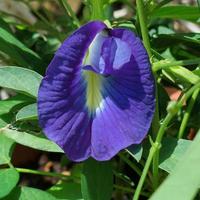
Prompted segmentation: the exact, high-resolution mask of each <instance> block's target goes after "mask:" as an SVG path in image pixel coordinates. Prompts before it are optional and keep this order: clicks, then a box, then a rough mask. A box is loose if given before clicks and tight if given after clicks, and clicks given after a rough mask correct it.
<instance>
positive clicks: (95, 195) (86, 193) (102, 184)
mask: <svg viewBox="0 0 200 200" xmlns="http://www.w3.org/2000/svg"><path fill="white" fill-rule="evenodd" d="M112 188H113V173H112V166H111V162H109V161H106V162H98V161H96V160H93V159H88V160H87V161H85V163H84V165H83V172H82V175H81V191H82V195H83V198H84V200H94V199H95V200H110V199H111V195H112Z"/></svg>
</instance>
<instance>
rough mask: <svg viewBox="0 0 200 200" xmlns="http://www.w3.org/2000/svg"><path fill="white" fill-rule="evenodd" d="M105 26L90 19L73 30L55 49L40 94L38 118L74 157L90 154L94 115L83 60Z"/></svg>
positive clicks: (77, 159) (82, 157) (46, 131)
mask: <svg viewBox="0 0 200 200" xmlns="http://www.w3.org/2000/svg"><path fill="white" fill-rule="evenodd" d="M104 28H105V25H104V24H103V23H102V22H98V21H95V22H91V23H88V24H86V25H85V26H82V27H81V28H80V29H78V30H77V31H76V32H75V33H73V34H72V35H71V36H70V37H69V38H68V39H67V40H65V41H64V43H63V44H62V45H61V47H60V48H59V50H58V51H57V52H56V54H55V56H54V58H53V60H52V62H51V63H50V65H49V66H48V69H47V72H46V76H45V77H44V79H43V80H42V83H41V85H40V89H39V94H38V113H39V122H40V125H41V127H42V128H43V131H44V133H45V134H46V135H47V137H48V138H50V139H51V140H53V141H55V142H56V143H57V144H58V145H59V146H60V147H61V148H63V149H64V151H65V152H66V154H67V155H68V157H69V158H70V159H71V160H75V161H80V160H85V159H86V158H88V156H90V154H91V131H90V127H91V117H90V116H89V114H88V112H87V108H86V106H85V104H86V87H87V84H86V82H85V79H84V76H83V75H82V69H81V67H82V62H83V60H84V57H85V55H86V52H87V50H88V47H89V45H90V44H91V42H92V41H93V39H94V38H95V36H96V35H97V34H98V33H99V32H101V31H102V30H103V29H104Z"/></svg>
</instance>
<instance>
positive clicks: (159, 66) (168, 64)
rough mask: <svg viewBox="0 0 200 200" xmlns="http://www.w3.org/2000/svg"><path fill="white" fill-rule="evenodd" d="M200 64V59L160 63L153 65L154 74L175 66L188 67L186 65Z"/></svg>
mask: <svg viewBox="0 0 200 200" xmlns="http://www.w3.org/2000/svg"><path fill="white" fill-rule="evenodd" d="M194 64H200V58H195V59H189V60H179V61H163V62H162V61H159V62H156V63H154V64H153V72H154V73H155V72H157V71H158V70H161V69H165V68H168V67H173V66H186V65H194Z"/></svg>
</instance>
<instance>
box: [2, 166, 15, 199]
mask: <svg viewBox="0 0 200 200" xmlns="http://www.w3.org/2000/svg"><path fill="white" fill-rule="evenodd" d="M0 180H1V181H0V188H1V189H0V198H2V197H5V196H6V195H8V194H9V193H10V192H11V191H12V189H13V188H14V187H15V186H16V185H17V182H18V180H19V173H18V172H17V171H16V170H15V169H14V168H10V169H1V170H0Z"/></svg>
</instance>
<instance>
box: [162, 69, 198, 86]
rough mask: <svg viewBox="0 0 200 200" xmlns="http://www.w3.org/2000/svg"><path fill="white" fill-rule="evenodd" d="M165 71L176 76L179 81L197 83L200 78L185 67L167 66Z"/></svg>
mask: <svg viewBox="0 0 200 200" xmlns="http://www.w3.org/2000/svg"><path fill="white" fill-rule="evenodd" d="M165 71H166V72H167V73H170V74H172V76H175V77H176V80H177V81H178V82H182V83H185V82H187V83H192V84H196V83H197V82H198V81H199V80H200V78H199V77H198V76H197V75H196V74H194V73H193V72H191V71H190V70H188V69H187V68H185V67H181V66H173V67H168V68H166V69H165Z"/></svg>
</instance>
